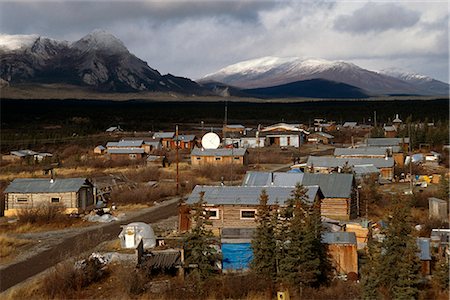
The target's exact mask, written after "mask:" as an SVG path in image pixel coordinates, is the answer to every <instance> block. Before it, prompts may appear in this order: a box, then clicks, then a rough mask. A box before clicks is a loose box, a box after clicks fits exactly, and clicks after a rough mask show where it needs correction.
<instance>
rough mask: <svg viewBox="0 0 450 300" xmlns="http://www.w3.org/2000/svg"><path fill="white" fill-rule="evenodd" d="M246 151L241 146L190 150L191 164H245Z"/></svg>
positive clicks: (246, 160) (246, 159) (246, 161)
mask: <svg viewBox="0 0 450 300" xmlns="http://www.w3.org/2000/svg"><path fill="white" fill-rule="evenodd" d="M247 163H248V151H247V150H246V149H243V148H221V149H201V148H194V149H193V150H192V152H191V165H192V166H202V165H216V166H217V165H229V164H235V165H240V166H243V165H247Z"/></svg>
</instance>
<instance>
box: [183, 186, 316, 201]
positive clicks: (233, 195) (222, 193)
mask: <svg viewBox="0 0 450 300" xmlns="http://www.w3.org/2000/svg"><path fill="white" fill-rule="evenodd" d="M305 188H306V189H307V196H308V200H309V201H310V202H313V201H314V198H315V197H316V195H317V193H318V192H319V187H318V186H317V185H316V186H305ZM262 190H266V193H267V195H268V196H269V201H268V204H270V205H273V204H275V203H277V202H278V204H280V205H282V204H284V202H285V201H286V200H287V199H289V198H291V194H292V191H293V190H294V188H292V187H276V186H268V187H256V186H201V185H197V186H196V187H195V188H194V190H193V191H192V193H191V195H190V196H189V198H188V200H187V201H186V202H187V203H188V204H194V203H196V202H198V200H199V199H200V192H204V193H205V194H204V196H203V200H204V201H205V202H206V203H208V204H215V205H259V196H260V195H261V192H262Z"/></svg>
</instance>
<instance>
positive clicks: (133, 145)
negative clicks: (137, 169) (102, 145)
mask: <svg viewBox="0 0 450 300" xmlns="http://www.w3.org/2000/svg"><path fill="white" fill-rule="evenodd" d="M106 153H107V154H108V155H109V157H110V158H111V159H113V160H121V159H132V160H134V159H141V158H143V157H144V156H145V154H146V153H145V147H144V141H143V140H120V141H119V142H108V143H107V144H106Z"/></svg>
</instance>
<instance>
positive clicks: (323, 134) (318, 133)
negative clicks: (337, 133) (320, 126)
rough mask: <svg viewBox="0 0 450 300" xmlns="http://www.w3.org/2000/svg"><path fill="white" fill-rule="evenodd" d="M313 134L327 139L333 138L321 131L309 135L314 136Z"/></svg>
mask: <svg viewBox="0 0 450 300" xmlns="http://www.w3.org/2000/svg"><path fill="white" fill-rule="evenodd" d="M314 134H317V135H320V136H323V137H326V138H327V139H332V138H334V136H332V135H331V134H328V133H325V132H322V131H316V132H312V133H311V134H310V135H314Z"/></svg>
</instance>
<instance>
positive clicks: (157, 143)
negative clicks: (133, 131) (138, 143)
mask: <svg viewBox="0 0 450 300" xmlns="http://www.w3.org/2000/svg"><path fill="white" fill-rule="evenodd" d="M144 144H146V145H153V146H159V145H161V142H160V141H145V142H144Z"/></svg>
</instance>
